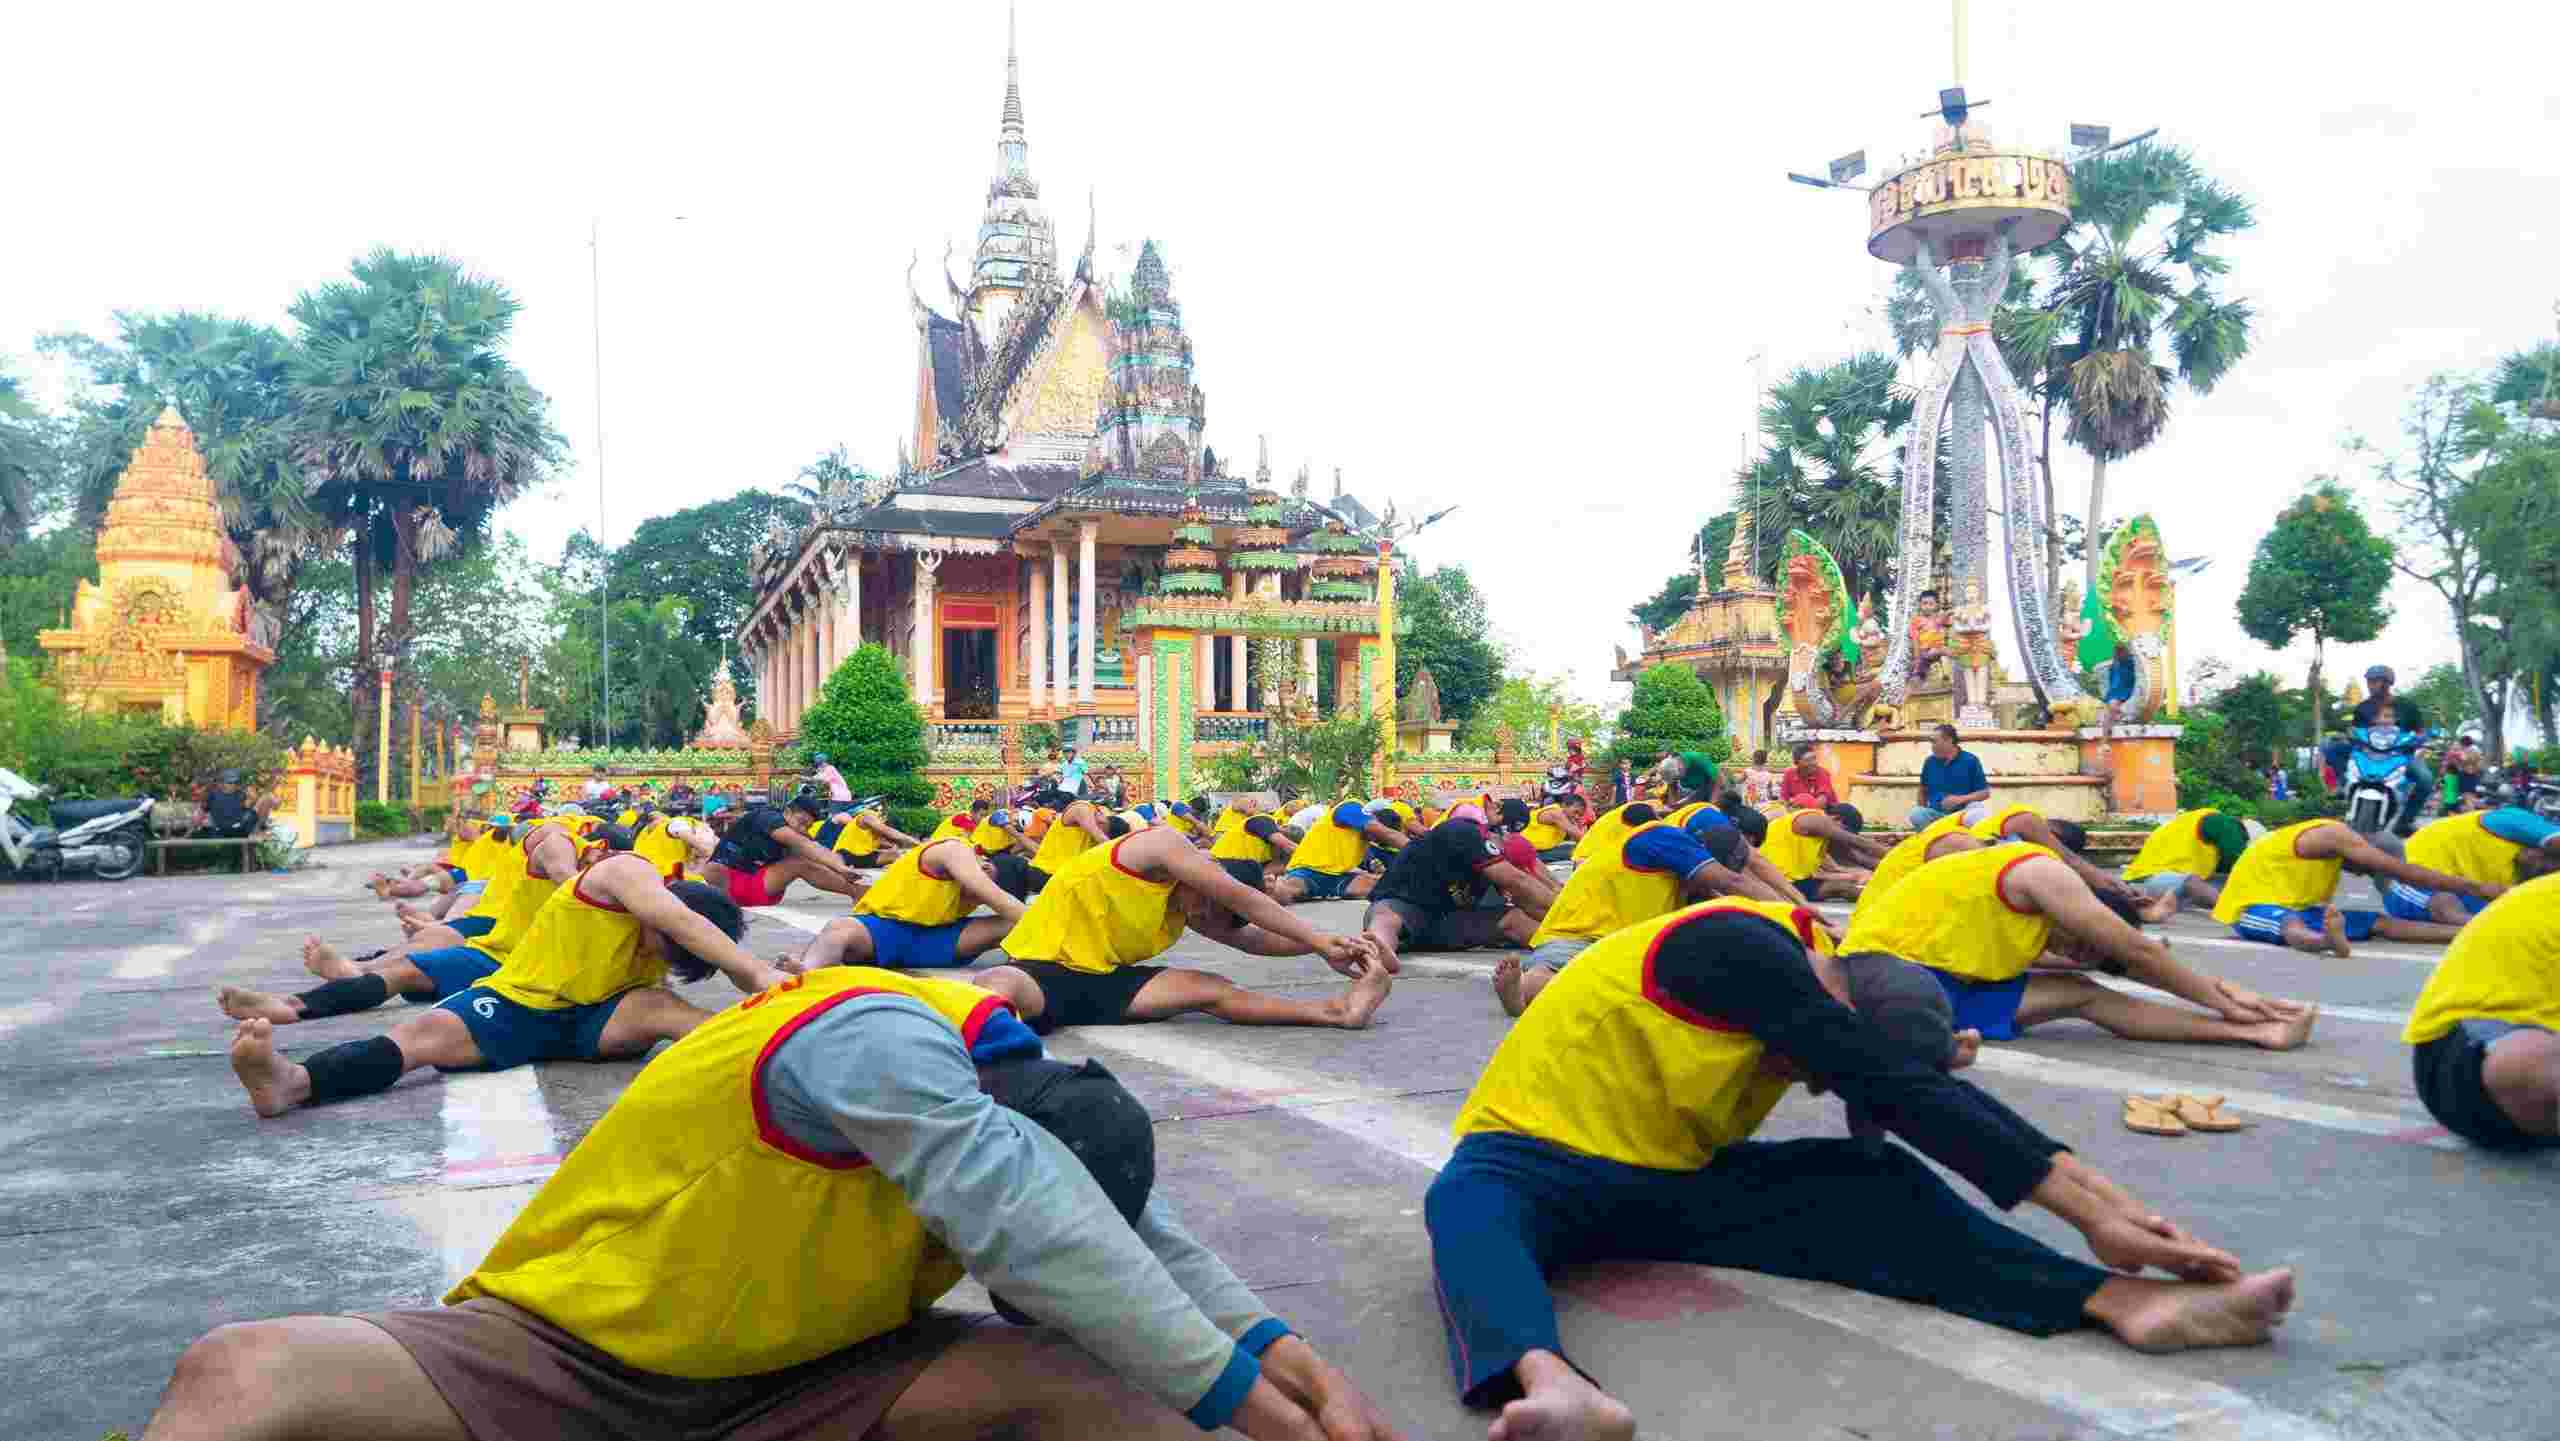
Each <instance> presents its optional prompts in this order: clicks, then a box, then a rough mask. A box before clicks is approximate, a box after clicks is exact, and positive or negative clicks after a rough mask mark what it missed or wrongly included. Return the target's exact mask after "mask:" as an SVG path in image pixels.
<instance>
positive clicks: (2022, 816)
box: [1933, 801, 2178, 921]
mask: <svg viewBox="0 0 2560 1441" xmlns="http://www.w3.org/2000/svg"><path fill="white" fill-rule="evenodd" d="M1957 814H1959V815H1961V816H1963V817H1964V822H1965V829H1966V830H1969V831H1971V832H1972V833H1973V838H1974V839H1975V840H1978V841H1980V842H1982V843H1983V844H1984V845H1987V846H1996V845H1998V844H2000V843H2001V842H2002V841H2024V842H2026V843H2027V844H2028V845H2031V846H2042V847H2044V848H2045V849H2046V850H2049V851H2051V852H2053V853H2054V855H2055V856H2056V857H2058V858H2060V860H2061V861H2062V863H2063V864H2064V865H2066V866H2069V867H2070V868H2071V871H2072V874H2074V875H2076V876H2078V877H2079V878H2080V880H2081V883H2082V884H2084V885H2086V886H2087V887H2088V888H2089V889H2091V890H2093V891H2096V892H2097V893H2098V894H2099V895H2102V896H2105V895H2113V896H2119V897H2122V898H2123V899H2124V900H2126V901H2129V902H2132V903H2133V905H2134V907H2135V909H2136V910H2138V911H2139V912H2140V913H2141V915H2142V918H2143V919H2144V920H2146V921H2165V920H2167V919H2169V918H2170V917H2171V916H2174V915H2176V914H2177V913H2178V908H2177V907H2176V906H2175V905H2173V904H2169V903H2166V902H2163V901H2161V900H2160V899H2159V898H2158V897H2156V896H2150V895H2144V894H2140V893H2137V892H2136V891H2135V890H2134V889H2133V887H2131V886H2129V885H2127V884H2125V883H2124V882H2123V881H2121V880H2119V879H2117V878H2116V877H2115V876H2113V875H2110V874H2108V873H2107V872H2106V871H2104V870H2102V869H2100V868H2099V867H2098V866H2097V865H2096V864H2095V863H2093V862H2092V861H2091V860H2090V859H2089V856H2088V850H2089V833H2088V832H2087V831H2086V830H2084V829H2082V828H2081V827H2080V826H2079V825H2078V824H2077V823H2075V822H2072V821H2057V820H2047V819H2046V818H2045V815H2044V812H2042V811H2040V810H2037V809H2036V808H2035V807H2034V806H2030V805H2018V804H2010V805H2005V806H2004V805H2001V804H1999V803H1998V802H1996V801H1976V802H1974V803H1973V804H1972V805H1969V806H1966V807H1965V808H1964V809H1963V810H1962V811H1959V812H1957ZM1933 824H1934V823H1933Z"/></svg>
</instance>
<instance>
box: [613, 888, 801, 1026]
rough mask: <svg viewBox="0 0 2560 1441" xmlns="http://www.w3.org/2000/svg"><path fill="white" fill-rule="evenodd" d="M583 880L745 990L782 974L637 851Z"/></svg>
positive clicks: (751, 991)
mask: <svg viewBox="0 0 2560 1441" xmlns="http://www.w3.org/2000/svg"><path fill="white" fill-rule="evenodd" d="M583 884H585V885H587V886H588V887H590V888H592V889H593V890H594V892H595V893H596V894H597V895H598V896H600V897H602V898H603V899H605V900H609V901H612V902H613V903H614V904H616V905H618V906H620V907H622V909H623V910H625V911H627V912H629V913H630V915H631V918H632V919H633V920H636V921H638V922H639V923H640V924H642V925H644V926H647V927H648V928H649V929H651V930H653V931H656V932H658V933H659V934H661V935H664V936H666V937H667V938H668V939H670V940H672V941H674V942H675V943H676V944H677V945H680V946H682V947H684V948H685V949H686V950H688V951H691V952H692V953H693V954H695V955H696V956H699V957H701V958H702V959H703V960H704V961H706V962H709V963H710V964H711V965H712V966H713V967H715V968H717V969H718V970H719V972H720V974H722V975H724V976H727V977H728V978H729V984H731V985H733V986H736V987H737V988H738V989H739V990H741V991H745V992H747V993H748V994H750V995H753V994H754V993H755V992H757V991H761V990H763V989H764V988H765V987H767V986H769V985H772V984H773V983H774V982H776V981H779V980H781V979H782V974H781V973H780V972H778V971H776V970H774V969H773V967H771V966H769V965H767V964H765V963H764V962H762V961H759V960H757V959H756V958H755V957H753V956H751V955H748V954H747V953H746V952H745V951H743V950H740V949H739V948H738V943H737V942H735V941H733V940H730V939H729V938H728V936H726V935H724V934H722V932H721V930H720V928H719V927H718V926H715V925H713V924H711V923H710V922H709V921H706V920H704V919H703V918H702V917H700V916H697V915H695V914H694V913H693V908H692V907H690V906H687V905H686V904H685V903H684V902H682V901H680V900H677V899H676V895H675V892H673V891H671V890H668V889H667V884H666V882H665V881H663V880H660V879H659V878H658V873H657V872H656V871H653V870H651V869H650V868H649V863H648V862H647V861H644V860H642V859H640V858H639V857H638V856H613V857H610V858H608V859H606V860H602V861H599V862H597V863H596V866H595V868H594V869H593V870H591V871H589V872H588V873H587V877H586V880H585V881H584V882H583Z"/></svg>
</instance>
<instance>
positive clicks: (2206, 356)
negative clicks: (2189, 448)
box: [2003, 144, 2257, 591]
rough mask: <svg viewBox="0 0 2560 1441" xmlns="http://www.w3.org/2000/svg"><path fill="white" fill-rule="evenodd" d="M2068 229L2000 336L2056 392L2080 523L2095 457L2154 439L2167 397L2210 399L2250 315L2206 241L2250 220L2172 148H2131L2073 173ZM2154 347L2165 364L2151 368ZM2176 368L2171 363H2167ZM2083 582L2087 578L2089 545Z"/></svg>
mask: <svg viewBox="0 0 2560 1441" xmlns="http://www.w3.org/2000/svg"><path fill="white" fill-rule="evenodd" d="M2071 190H2072V195H2071V228H2070V229H2069V230H2067V231H2065V232H2064V233H2063V234H2062V236H2061V237H2060V238H2059V239H2057V240H2055V241H2054V242H2053V244H2052V245H2051V246H2048V247H2046V248H2045V249H2044V250H2043V251H2040V252H2038V254H2039V255H2045V256H2050V257H2051V258H2052V259H2053V260H2054V262H2055V263H2056V264H2058V266H2059V271H2058V273H2057V274H2056V275H2055V276H2054V278H2053V281H2052V289H2051V291H2050V292H2049V295H2048V296H2047V297H2046V299H2045V300H2044V302H2043V303H2042V304H2041V305H2039V306H2038V307H2037V308H2036V309H2035V310H2034V311H2033V312H2032V313H2030V314H2027V315H2023V316H2021V317H2019V318H2018V319H2017V320H2016V321H2015V322H2013V324H2012V326H2011V329H2010V334H2009V335H2007V336H2004V337H2003V339H2004V341H2005V342H2006V344H2007V345H2008V346H2009V347H2010V348H2013V349H2015V350H2019V351H2023V352H2028V353H2037V352H2048V351H2052V350H2053V349H2055V348H2056V347H2062V348H2063V353H2062V354H2060V355H2050V356H2048V357H2047V358H2046V359H2045V361H2044V366H2045V367H2046V373H2048V374H2050V375H2052V376H2054V377H2055V378H2056V380H2057V381H2058V382H2059V383H2060V384H2062V385H2064V386H2066V387H2067V390H2068V398H2067V406H2068V411H2069V415H2070V424H2069V428H2068V430H2067V432H2066V435H2067V438H2068V439H2069V440H2070V441H2071V443H2072V444H2074V445H2077V446H2079V447H2080V448H2081V449H2082V450H2085V451H2087V452H2089V455H2090V458H2091V460H2092V461H2093V462H2094V464H2093V465H2092V466H2091V468H2090V472H2089V510H2088V526H2089V529H2090V531H2091V532H2092V533H2093V534H2094V533H2097V532H2098V529H2099V520H2100V517H2102V516H2104V515H2105V514H2106V508H2107V465H2108V462H2110V461H2114V460H2121V459H2123V458H2124V457H2126V456H2128V455H2131V454H2133V453H2134V452H2135V451H2138V450H2141V449H2142V448H2143V447H2145V446H2147V445H2149V444H2151V443H2152V442H2153V441H2154V440H2157V439H2159V437H2160V432H2161V431H2162V430H2163V429H2165V428H2166V427H2167V425H2168V423H2169V391H2170V388H2171V387H2172V386H2173V385H2176V384H2178V383H2180V382H2184V383H2185V384H2186V386H2187V387H2188V388H2189V389H2191V390H2193V391H2194V392H2195V393H2196V394H2198V395H2204V394H2208V393H2210V392H2211V391H2212V390H2213V388H2214V386H2216V385H2218V384H2220V383H2221V381H2222V378H2223V377H2224V376H2225V375H2228V374H2229V373H2230V371H2231V368H2232V367H2233V366H2234V365H2237V364H2238V363H2239V362H2240V360H2241V358H2242V357H2243V356H2245V355H2247V354H2248V351H2249V326H2250V322H2251V320H2252V319H2253V312H2252V310H2251V308H2250V306H2249V304H2248V303H2247V302H2246V301H2240V300H2232V299H2229V298H2227V297H2225V296H2224V295H2222V294H2221V292H2220V291H2219V289H2218V288H2217V283H2218V282H2219V281H2220V279H2221V278H2222V276H2223V275H2224V274H2226V273H2227V272H2228V271H2229V270H2230V264H2229V262H2228V261H2226V260H2224V259H2223V258H2222V257H2221V256H2220V255H2218V254H2215V253H2214V251H2213V249H2212V248H2211V247H2212V246H2213V245H2214V243H2215V242H2217V241H2220V240H2223V239H2227V238H2228V237H2230V236H2233V235H2237V234H2239V233H2240V232H2242V231H2244V230H2247V229H2249V228H2250V227H2252V226H2254V225H2255V224H2256V223H2257V218H2256V217H2255V216H2254V215H2253V214H2252V213H2251V211H2250V206H2249V202H2248V200H2247V199H2246V198H2245V197H2243V196H2242V195H2241V194H2240V193H2239V192H2238V191H2236V190H2233V189H2231V188H2230V187H2228V186H2226V185H2223V184H2222V183H2221V182H2219V181H2217V180H2214V179H2212V178H2211V177H2209V176H2207V175H2206V174H2205V173H2204V172H2203V170H2202V169H2200V168H2199V167H2198V166H2197V165H2196V162H2195V159H2194V157H2193V156H2191V155H2189V154H2188V153H2187V152H2186V151H2184V150H2181V149H2178V148H2176V147H2174V146H2167V145H2151V144H2142V145H2135V146H2131V147H2129V148H2127V149H2124V150H2119V151H2117V152H2115V153H2114V154H2111V155H2100V156H2093V157H2091V158H2089V159H2087V160H2084V161H2081V162H2080V163H2079V164H2077V165H2075V166H2073V167H2072V172H2071ZM2163 344H2165V345H2166V346H2167V349H2168V354H2169V359H2170V360H2171V362H2172V364H2171V365H2162V364H2161V363H2160V358H2159V353H2158V352H2159V349H2160V347H2161V346H2162V345H2163ZM2173 367H2174V368H2173ZM2084 564H2085V566H2086V571H2087V573H2086V575H2085V577H2084V583H2085V585H2086V586H2087V587H2088V589H2089V590H2092V591H2094V590H2096V589H2097V585H2098V558H2097V554H2096V552H2095V551H2094V550H2092V551H2091V552H2090V553H2089V554H2088V555H2087V556H2086V557H2084Z"/></svg>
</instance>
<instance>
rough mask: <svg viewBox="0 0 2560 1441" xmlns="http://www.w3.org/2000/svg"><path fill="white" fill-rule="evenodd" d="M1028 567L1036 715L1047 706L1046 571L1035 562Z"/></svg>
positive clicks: (1032, 699) (1047, 619)
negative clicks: (1029, 574)
mask: <svg viewBox="0 0 2560 1441" xmlns="http://www.w3.org/2000/svg"><path fill="white" fill-rule="evenodd" d="M1035 559H1036V557H1035ZM1030 570H1031V711H1032V714H1034V715H1037V714H1039V713H1040V712H1041V711H1043V710H1046V709H1048V707H1049V572H1048V570H1047V568H1046V567H1043V566H1040V565H1037V564H1034V565H1032V566H1031V567H1030Z"/></svg>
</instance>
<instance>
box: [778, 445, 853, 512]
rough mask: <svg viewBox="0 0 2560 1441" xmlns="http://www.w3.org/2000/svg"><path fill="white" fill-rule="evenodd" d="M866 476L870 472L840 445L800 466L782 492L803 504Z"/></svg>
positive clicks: (788, 497)
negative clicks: (798, 471)
mask: <svg viewBox="0 0 2560 1441" xmlns="http://www.w3.org/2000/svg"><path fill="white" fill-rule="evenodd" d="M869 479H871V472H869V471H867V470H865V469H863V468H862V463H861V462H860V461H858V460H855V459H854V458H853V457H852V456H851V455H849V454H847V453H846V452H845V448H844V447H843V446H841V445H839V446H836V447H834V448H832V449H830V450H829V451H828V452H827V453H826V454H824V455H821V456H819V457H818V458H817V459H816V460H813V461H810V462H809V463H808V464H807V465H804V466H802V467H800V473H799V474H798V475H797V476H794V477H793V478H792V481H791V483H790V484H789V485H786V486H784V487H783V488H782V493H783V496H784V497H785V498H786V499H790V500H794V501H798V502H799V503H800V504H801V505H802V506H803V507H806V506H812V505H816V504H817V503H818V502H819V501H821V500H824V499H826V496H827V492H828V491H829V490H832V489H834V488H835V487H836V486H838V485H845V486H854V487H859V486H860V485H861V484H862V483H863V482H864V481H867V480H869Z"/></svg>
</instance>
